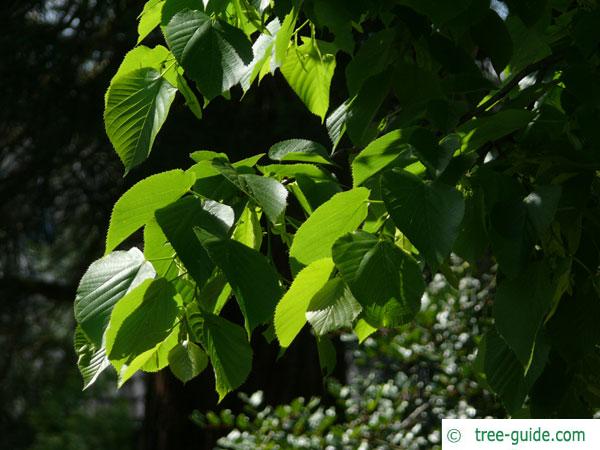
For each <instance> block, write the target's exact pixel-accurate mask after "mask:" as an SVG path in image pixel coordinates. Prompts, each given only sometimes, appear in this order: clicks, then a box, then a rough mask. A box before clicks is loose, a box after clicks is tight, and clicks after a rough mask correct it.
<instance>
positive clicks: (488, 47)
mask: <svg viewBox="0 0 600 450" xmlns="http://www.w3.org/2000/svg"><path fill="white" fill-rule="evenodd" d="M471 37H472V38H473V41H474V42H475V44H477V46H478V47H479V48H480V49H481V50H482V51H483V52H484V53H485V54H486V55H487V56H489V57H490V59H491V60H492V65H493V66H494V69H495V70H496V73H497V74H498V75H500V74H501V73H502V70H504V68H505V67H506V65H507V64H508V63H509V61H510V59H511V57H512V54H513V41H512V39H511V36H510V34H509V32H508V29H507V27H506V25H505V23H504V21H503V20H502V19H501V18H500V16H499V15H498V14H497V13H496V12H495V11H493V10H491V9H489V10H488V11H487V14H486V15H485V16H484V17H483V18H482V19H481V20H479V21H478V22H477V23H476V24H474V25H473V27H471ZM520 44H521V43H519V45H520Z"/></svg>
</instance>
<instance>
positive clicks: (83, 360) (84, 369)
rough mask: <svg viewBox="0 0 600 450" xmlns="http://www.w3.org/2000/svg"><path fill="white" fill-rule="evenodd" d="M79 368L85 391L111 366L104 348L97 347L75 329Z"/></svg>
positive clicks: (80, 331)
mask: <svg viewBox="0 0 600 450" xmlns="http://www.w3.org/2000/svg"><path fill="white" fill-rule="evenodd" d="M74 346H75V354H76V355H77V367H78V368H79V372H80V373H81V377H82V378H83V389H84V390H85V389H87V388H89V387H90V386H91V385H92V384H94V382H95V381H96V380H97V379H98V377H99V376H100V374H101V373H102V372H104V369H106V368H107V367H109V366H110V361H109V360H108V358H107V357H106V351H105V350H104V347H97V346H95V345H94V344H93V343H92V341H90V340H89V338H88V337H87V336H86V334H85V333H84V332H83V330H82V329H81V326H79V325H78V326H77V328H75V337H74Z"/></svg>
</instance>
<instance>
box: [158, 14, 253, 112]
mask: <svg viewBox="0 0 600 450" xmlns="http://www.w3.org/2000/svg"><path fill="white" fill-rule="evenodd" d="M165 38H166V40H167V43H168V44H169V47H170V48H171V51H172V52H173V55H175V58H177V61H178V62H179V64H181V66H182V67H183V68H184V69H185V72H186V74H188V76H189V77H191V78H192V79H193V80H194V81H195V82H196V83H198V88H199V90H200V92H202V94H204V96H205V97H207V98H208V99H209V100H210V99H213V98H214V97H217V96H218V95H221V94H222V93H223V92H225V91H227V90H229V89H230V88H231V87H232V86H234V85H235V84H237V83H238V82H239V81H240V80H241V78H242V76H243V75H244V71H245V70H246V65H247V64H249V63H250V62H251V61H252V47H251V45H250V42H249V41H248V39H247V38H246V36H245V35H244V33H243V32H242V31H241V30H240V29H238V28H235V27H233V26H231V25H229V24H228V23H227V22H224V21H222V20H213V19H211V18H210V17H209V16H207V15H206V14H204V13H203V12H201V11H197V10H194V11H191V10H183V11H181V12H179V13H177V14H175V15H174V16H173V18H172V19H171V20H170V21H169V24H168V25H167V26H166V28H165Z"/></svg>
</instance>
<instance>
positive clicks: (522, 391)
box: [477, 329, 550, 414]
mask: <svg viewBox="0 0 600 450" xmlns="http://www.w3.org/2000/svg"><path fill="white" fill-rule="evenodd" d="M549 350H550V348H549V346H548V345H547V344H545V343H544V341H543V340H541V339H538V343H537V345H536V351H535V355H534V359H533V361H532V364H531V368H530V370H529V371H527V373H525V370H524V369H523V366H522V365H521V364H520V362H519V360H518V359H517V357H516V356H515V354H514V352H513V351H512V350H511V349H510V347H509V346H508V345H507V344H506V342H505V341H504V339H502V336H500V335H499V334H498V332H497V331H496V330H495V329H491V330H490V331H488V332H487V333H486V335H485V336H484V338H483V340H482V342H481V344H480V346H479V353H478V355H477V356H478V358H481V359H482V360H483V370H484V373H485V376H486V381H487V382H488V384H489V385H490V387H491V388H492V390H493V391H494V392H495V393H496V394H498V396H499V397H500V399H501V400H502V403H503V404H504V406H505V407H506V409H507V410H508V412H509V413H511V414H514V413H516V412H517V411H518V410H519V409H520V408H521V406H522V405H523V402H524V400H525V397H526V396H527V393H528V392H529V390H530V389H531V387H532V386H533V383H534V382H535V381H536V379H537V378H538V377H539V376H540V375H541V373H542V371H543V369H544V366H545V365H546V361H547V359H548V351H549Z"/></svg>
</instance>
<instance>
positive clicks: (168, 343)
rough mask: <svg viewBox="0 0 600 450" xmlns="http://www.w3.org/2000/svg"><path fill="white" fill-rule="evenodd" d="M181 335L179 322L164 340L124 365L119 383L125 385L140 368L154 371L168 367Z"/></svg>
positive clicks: (145, 370)
mask: <svg viewBox="0 0 600 450" xmlns="http://www.w3.org/2000/svg"><path fill="white" fill-rule="evenodd" d="M179 335H180V325H179V324H177V325H175V328H173V330H172V331H171V333H170V334H169V335H168V336H167V337H166V339H165V340H164V341H162V342H159V343H158V344H157V345H155V346H154V347H153V348H151V349H150V350H147V351H145V352H144V353H142V354H141V355H140V356H138V357H136V358H135V359H134V360H133V361H132V362H131V363H130V364H127V365H125V366H123V367H122V368H121V371H120V373H119V384H120V385H123V383H125V381H127V380H128V379H129V378H131V377H132V376H133V375H134V374H135V373H136V372H137V371H138V370H143V371H144V372H151V373H153V372H158V371H159V370H162V369H164V368H165V367H167V366H168V365H169V353H170V352H171V350H172V349H173V348H174V347H175V346H176V345H177V344H178V343H179Z"/></svg>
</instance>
